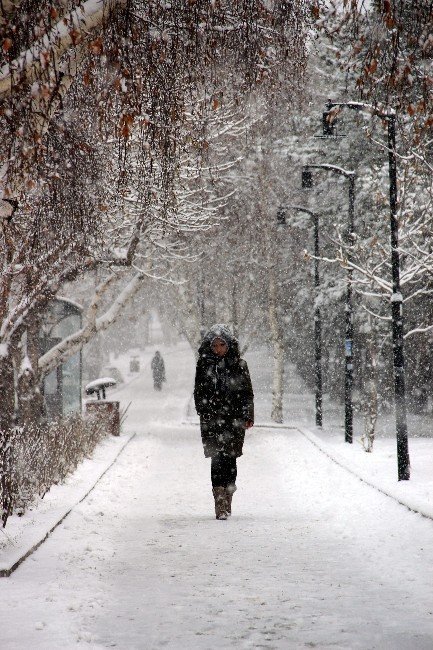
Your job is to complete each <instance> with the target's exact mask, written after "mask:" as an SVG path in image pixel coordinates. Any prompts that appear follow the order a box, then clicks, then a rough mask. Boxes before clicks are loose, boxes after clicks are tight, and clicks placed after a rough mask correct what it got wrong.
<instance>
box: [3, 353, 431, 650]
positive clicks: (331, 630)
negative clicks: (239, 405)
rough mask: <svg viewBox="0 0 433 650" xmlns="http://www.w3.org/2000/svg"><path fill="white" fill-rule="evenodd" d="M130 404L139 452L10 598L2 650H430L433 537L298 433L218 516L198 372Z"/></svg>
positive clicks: (179, 365)
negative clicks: (192, 421) (196, 418)
mask: <svg viewBox="0 0 433 650" xmlns="http://www.w3.org/2000/svg"><path fill="white" fill-rule="evenodd" d="M164 356H165V359H166V365H167V376H168V378H169V381H168V385H167V386H166V387H165V390H164V391H163V392H162V393H161V394H155V393H153V391H152V389H151V384H150V378H149V377H148V373H147V372H144V373H143V374H142V375H141V376H140V377H139V378H138V379H136V380H134V381H133V382H131V384H129V385H128V386H126V387H125V388H124V389H123V392H124V394H123V393H122V391H120V392H119V396H120V397H121V398H122V397H123V398H124V400H125V401H129V400H130V399H132V400H133V404H132V405H131V409H130V417H129V419H128V427H129V428H133V429H134V430H136V431H137V434H138V435H137V436H136V437H135V438H134V439H133V441H132V442H131V443H130V444H129V445H128V446H127V447H126V449H125V451H124V452H123V453H122V455H121V456H120V457H119V460H118V462H117V463H116V464H115V465H114V466H113V467H112V468H111V470H110V471H109V472H108V473H107V474H106V475H105V476H104V477H103V479H102V480H101V482H100V483H99V484H98V485H97V487H96V488H95V490H94V491H93V492H92V493H91V495H90V496H89V497H88V498H87V499H86V500H85V501H84V502H83V503H82V504H80V506H79V507H77V508H76V509H75V510H74V512H73V513H72V514H71V515H70V516H69V517H68V518H67V519H66V520H65V522H64V524H62V525H61V526H59V528H57V529H56V530H55V531H54V533H53V535H52V536H51V538H50V539H49V540H48V541H47V542H46V543H45V544H43V545H42V547H41V548H40V549H39V550H38V551H37V552H36V553H35V554H34V555H33V556H31V557H30V558H29V559H28V560H27V561H26V562H25V563H24V564H23V565H22V566H21V567H20V568H19V569H18V570H17V571H16V572H15V573H14V574H13V575H12V576H11V577H10V578H8V579H4V580H3V581H2V582H1V584H0V619H1V623H2V624H1V627H0V635H1V638H0V647H1V648H2V650H12V649H14V650H23V649H27V648H37V649H39V648H40V649H43V650H57V649H58V648H62V649H69V648H95V649H96V648H110V647H117V648H121V649H122V650H130V649H131V650H132V649H140V650H141V649H146V650H147V649H156V648H169V649H173V650H174V649H176V650H177V649H182V650H183V649H188V650H189V649H201V650H213V649H220V648H233V647H235V648H267V649H272V648H276V649H277V648H278V649H283V648H284V649H289V650H290V649H292V648H293V649H297V648H311V647H317V648H320V649H325V648H333V649H336V648H337V649H338V648H347V649H355V648H361V649H362V650H367V649H368V650H370V649H373V648H377V649H379V648H380V649H381V650H383V649H389V650H403V649H404V650H409V649H413V650H415V649H416V650H424V649H425V650H431V649H432V648H433V562H432V559H433V522H431V521H429V520H425V519H422V518H421V517H420V516H418V515H415V514H413V513H410V512H409V511H407V510H406V509H405V508H403V507H402V506H399V505H397V504H396V503H395V502H393V501H392V500H391V499H389V498H387V497H384V496H382V495H380V494H379V493H377V492H375V491H374V490H373V489H371V488H369V487H367V486H365V485H364V484H362V483H361V482H360V481H358V480H357V479H356V478H354V477H352V476H351V475H350V474H348V473H347V472H346V471H345V470H343V469H341V468H339V467H338V466H336V465H335V464H333V463H332V462H331V461H330V460H329V459H328V458H326V457H325V456H324V455H322V454H321V453H320V452H319V450H317V449H316V448H315V447H314V446H312V445H311V443H310V442H308V440H306V438H304V437H303V436H302V435H301V434H300V433H299V432H298V431H296V430H294V429H293V430H288V431H282V430H278V429H265V428H256V429H253V430H252V432H251V433H249V434H247V436H248V437H247V440H246V445H245V455H244V456H243V457H242V458H241V459H240V461H239V463H238V466H239V474H238V486H239V490H238V492H237V493H236V494H235V496H234V515H233V517H232V519H230V520H228V521H216V520H215V519H214V518H213V514H212V495H211V490H210V481H209V461H206V460H205V459H204V458H203V454H202V449H201V443H200V436H199V432H198V429H197V428H196V427H193V426H185V425H181V424H180V422H181V421H182V418H183V410H184V407H185V403H186V400H187V398H188V395H189V392H190V388H191V382H192V376H193V359H192V355H188V353H187V352H185V351H184V350H182V349H176V350H173V352H172V353H170V352H169V351H167V353H166V354H165V355H164Z"/></svg>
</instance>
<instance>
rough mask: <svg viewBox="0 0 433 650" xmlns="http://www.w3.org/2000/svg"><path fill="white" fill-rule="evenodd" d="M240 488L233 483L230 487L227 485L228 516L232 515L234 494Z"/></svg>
mask: <svg viewBox="0 0 433 650" xmlns="http://www.w3.org/2000/svg"><path fill="white" fill-rule="evenodd" d="M237 489H238V488H237V487H236V485H235V484H234V483H231V484H230V485H227V487H226V499H227V514H228V516H229V517H230V515H231V514H232V498H233V494H234V493H235V492H236V490H237Z"/></svg>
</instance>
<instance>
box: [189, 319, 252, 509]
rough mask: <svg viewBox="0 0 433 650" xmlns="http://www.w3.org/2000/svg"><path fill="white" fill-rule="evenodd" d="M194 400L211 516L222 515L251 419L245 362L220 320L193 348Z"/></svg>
mask: <svg viewBox="0 0 433 650" xmlns="http://www.w3.org/2000/svg"><path fill="white" fill-rule="evenodd" d="M198 353H199V359H198V362H197V369H196V376H195V388H194V401H195V407H196V410H197V413H198V414H199V416H200V428H201V437H202V442H203V449H204V455H205V457H206V458H209V457H210V458H211V459H212V460H211V480H212V491H213V495H214V499H215V514H216V518H217V519H227V517H228V516H229V515H230V514H231V502H232V497H233V493H234V492H235V490H236V476H237V467H236V458H238V457H239V456H241V455H242V448H243V444H244V438H245V429H249V428H250V427H252V426H253V424H254V394H253V388H252V386H251V379H250V373H249V371H248V366H247V363H246V361H244V360H243V359H241V358H240V355H239V345H238V342H237V340H236V339H235V337H234V336H233V335H232V334H231V332H230V330H229V328H228V327H227V326H226V325H213V326H212V327H211V329H210V330H209V332H208V333H207V334H206V336H205V337H204V339H203V341H202V344H201V345H200V348H199V351H198Z"/></svg>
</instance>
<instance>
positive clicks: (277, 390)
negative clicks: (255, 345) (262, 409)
mask: <svg viewBox="0 0 433 650" xmlns="http://www.w3.org/2000/svg"><path fill="white" fill-rule="evenodd" d="M269 328H270V334H271V342H272V357H273V372H272V411H271V418H272V420H273V421H274V422H282V421H283V388H284V346H283V337H282V331H281V327H280V323H279V319H278V296H277V285H276V282H275V269H274V266H273V264H272V263H271V264H270V265H269Z"/></svg>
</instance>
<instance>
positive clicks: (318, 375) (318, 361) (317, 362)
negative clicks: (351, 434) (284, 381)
mask: <svg viewBox="0 0 433 650" xmlns="http://www.w3.org/2000/svg"><path fill="white" fill-rule="evenodd" d="M313 219H314V287H315V289H316V296H315V297H316V307H315V310H314V348H315V350H314V370H315V372H314V374H315V384H316V426H318V427H321V426H322V421H323V387H322V320H321V315H320V307H319V306H318V304H317V299H318V297H319V289H320V276H319V255H320V245H319V215H318V214H317V213H314V215H313Z"/></svg>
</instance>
